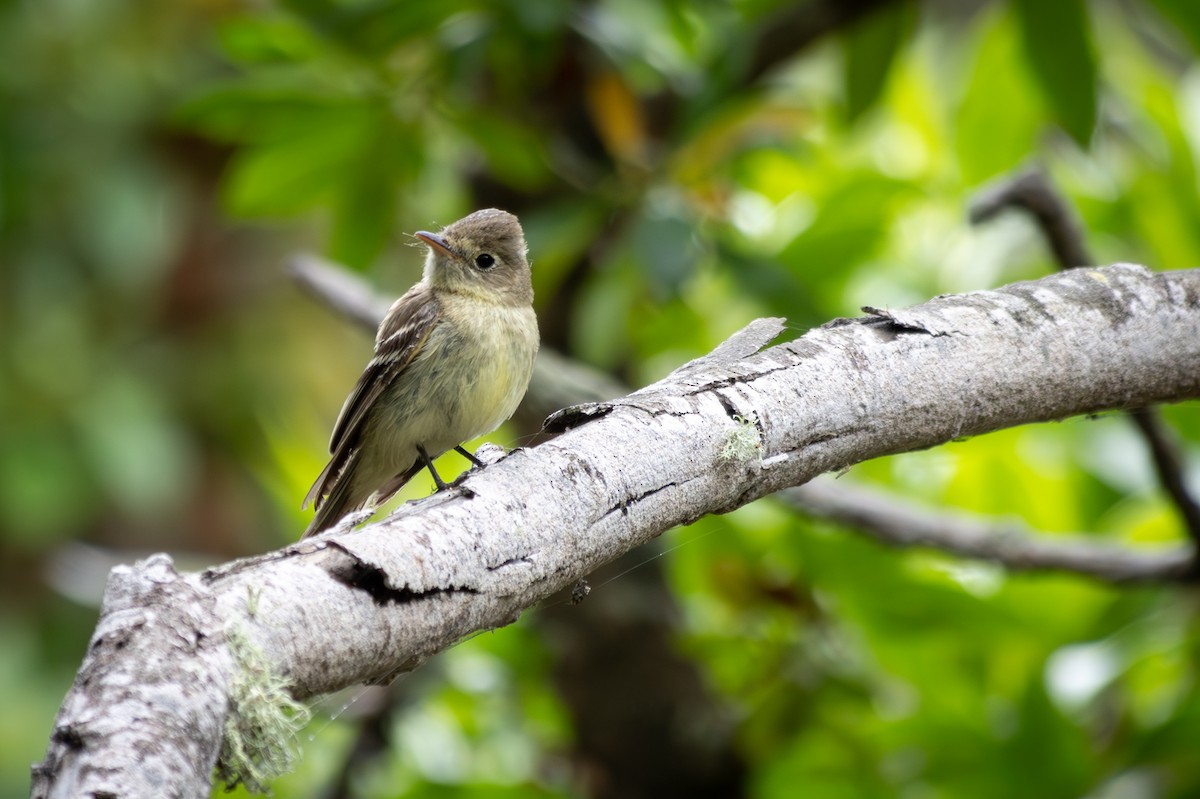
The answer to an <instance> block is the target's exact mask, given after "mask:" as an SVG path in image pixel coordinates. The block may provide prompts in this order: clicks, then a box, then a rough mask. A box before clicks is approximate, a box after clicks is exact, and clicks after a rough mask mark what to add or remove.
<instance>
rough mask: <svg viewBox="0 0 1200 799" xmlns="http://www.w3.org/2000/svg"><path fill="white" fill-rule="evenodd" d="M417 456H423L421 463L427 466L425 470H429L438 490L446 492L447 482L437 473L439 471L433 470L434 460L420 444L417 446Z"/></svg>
mask: <svg viewBox="0 0 1200 799" xmlns="http://www.w3.org/2000/svg"><path fill="white" fill-rule="evenodd" d="M417 454H418V455H420V456H421V462H422V463H424V464H425V468H426V469H428V470H429V473H430V474H431V475H433V482H434V485H436V486H437V490H438V491H445V490H446V481H445V480H443V479H442V476H441V475H440V474H438V473H437V469H435V468H433V460H432V459H430V457H429V453H428V452H426V451H425V448H424V447H422V446H421V445H420V444H417Z"/></svg>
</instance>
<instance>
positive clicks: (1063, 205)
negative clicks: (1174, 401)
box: [969, 167, 1200, 565]
mask: <svg viewBox="0 0 1200 799" xmlns="http://www.w3.org/2000/svg"><path fill="white" fill-rule="evenodd" d="M1008 208H1017V209H1019V210H1022V211H1025V212H1026V213H1028V214H1030V215H1031V216H1032V217H1033V218H1034V220H1035V221H1036V222H1037V225H1038V229H1039V230H1041V232H1042V236H1043V237H1044V238H1045V239H1046V243H1047V244H1048V245H1049V246H1050V250H1051V252H1053V253H1054V257H1055V260H1057V261H1058V266H1059V268H1060V269H1072V268H1074V267H1077V266H1090V265H1092V264H1094V263H1095V260H1094V259H1093V258H1092V255H1091V253H1090V252H1089V251H1088V248H1087V244H1086V243H1085V242H1084V235H1083V225H1082V224H1081V223H1080V221H1079V219H1078V218H1077V217H1076V215H1075V212H1074V211H1073V210H1072V209H1071V206H1070V204H1069V203H1068V202H1067V200H1066V198H1065V197H1063V196H1062V194H1060V193H1059V192H1058V191H1057V190H1056V189H1055V188H1054V186H1053V184H1051V183H1050V179H1049V178H1047V177H1046V174H1045V173H1044V172H1043V171H1042V170H1041V169H1039V168H1037V167H1031V168H1029V169H1026V170H1025V171H1023V172H1019V173H1017V174H1016V175H1014V176H1013V177H1011V178H1006V179H1004V180H1001V181H999V182H998V183H996V184H995V185H993V186H991V187H989V188H987V189H985V190H984V191H982V192H980V194H979V195H978V196H977V197H976V198H975V201H974V202H973V203H972V204H971V210H970V212H969V214H970V219H971V222H972V223H973V224H982V223H984V222H987V221H988V220H990V219H992V218H993V217H995V216H996V215H997V214H999V213H1001V212H1002V211H1004V210H1006V209H1008ZM1129 414H1130V416H1131V417H1132V418H1133V423H1134V424H1135V425H1137V428H1138V431H1139V432H1140V433H1141V434H1142V438H1143V439H1144V440H1145V442H1146V446H1148V447H1149V448H1150V456H1151V459H1152V460H1153V463H1154V469H1155V472H1157V474H1158V482H1159V484H1160V485H1162V487H1163V490H1165V491H1166V492H1167V496H1169V497H1171V500H1172V501H1173V502H1174V503H1175V506H1176V508H1178V510H1179V515H1180V517H1181V518H1182V519H1183V525H1184V528H1185V529H1186V530H1187V531H1188V534H1189V535H1190V536H1191V538H1192V541H1193V542H1195V543H1196V544H1200V502H1198V501H1197V500H1196V498H1195V497H1193V496H1192V494H1191V492H1189V491H1188V488H1187V481H1186V480H1185V479H1184V466H1183V457H1182V456H1181V455H1180V452H1179V446H1178V445H1177V444H1176V443H1175V440H1174V438H1173V437H1172V436H1171V432H1170V430H1169V428H1168V427H1167V426H1166V425H1165V424H1163V421H1162V419H1161V418H1160V417H1159V415H1158V412H1157V411H1155V410H1154V409H1153V408H1133V409H1131V410H1130V411H1129ZM1197 556H1198V557H1200V552H1197ZM1198 565H1200V561H1198Z"/></svg>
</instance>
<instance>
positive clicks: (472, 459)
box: [454, 444, 485, 469]
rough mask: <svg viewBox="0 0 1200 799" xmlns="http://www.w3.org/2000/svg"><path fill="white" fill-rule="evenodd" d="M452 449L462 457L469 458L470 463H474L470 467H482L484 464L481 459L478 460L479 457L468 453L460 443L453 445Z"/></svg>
mask: <svg viewBox="0 0 1200 799" xmlns="http://www.w3.org/2000/svg"><path fill="white" fill-rule="evenodd" d="M454 451H455V452H457V453H458V454H459V455H462V456H463V457H464V458H466V459H467V460H469V461H470V462H471V463H473V464H475V465H474V466H473V467H472V468H475V469H482V468H483V467H484V465H485V464H484V462H483V461H481V460H479V458H476V457H475V456H474V455H472V454H471V453H469V452H467V451H466V450H465V449H463V448H462V445H461V444H460V445H459V446H457V447H455V448H454Z"/></svg>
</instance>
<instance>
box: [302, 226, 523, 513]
mask: <svg viewBox="0 0 1200 799" xmlns="http://www.w3.org/2000/svg"><path fill="white" fill-rule="evenodd" d="M416 235H417V237H418V238H419V239H421V240H422V241H423V242H424V243H425V244H426V245H427V246H428V247H429V255H428V257H427V258H426V261H425V272H424V275H423V276H422V278H421V281H420V282H419V283H417V284H416V285H415V286H413V287H412V288H411V289H409V290H408V291H407V292H406V293H405V294H404V296H402V297H401V298H400V299H398V300H396V302H395V303H394V304H393V305H392V307H391V309H390V310H389V311H388V313H387V316H386V317H384V320H383V322H382V323H380V325H379V331H378V333H377V335H376V337H375V356H374V357H373V358H372V359H371V361H370V363H368V364H367V367H366V369H365V370H364V371H363V373H362V376H360V377H359V379H358V383H357V384H356V385H355V386H354V389H353V390H352V391H351V392H350V396H349V397H348V398H347V399H346V402H345V404H344V405H343V406H342V412H341V414H340V415H339V416H338V419H337V422H336V423H335V424H334V428H333V435H332V436H331V437H330V441H329V451H330V453H331V457H330V460H329V463H328V465H326V467H325V469H324V470H323V471H322V472H321V474H320V475H319V476H318V477H317V480H316V482H314V483H313V486H312V488H311V489H310V490H309V492H308V496H307V497H306V498H305V500H304V503H305V505H307V504H308V503H310V502H311V503H313V505H314V506H315V507H316V511H317V514H316V516H315V517H314V518H313V521H312V524H310V525H309V527H308V529H307V530H306V531H305V533H304V535H305V536H309V535H313V534H314V533H317V532H320V531H321V530H324V529H326V528H328V527H331V526H333V525H334V524H336V523H337V522H338V520H339V519H341V518H342V517H343V516H345V515H346V514H347V513H350V512H351V511H355V510H359V509H361V508H363V507H366V506H368V505H370V506H372V507H374V506H375V505H378V504H379V503H381V502H383V501H385V500H386V499H387V498H388V497H390V496H392V495H393V494H395V493H396V492H397V491H399V490H400V488H402V487H403V486H404V484H405V483H407V482H408V481H409V480H411V479H412V477H413V476H414V475H416V473H417V472H419V471H420V470H421V469H422V468H423V467H424V466H425V465H426V461H425V459H424V454H423V453H425V454H427V455H428V457H429V458H430V459H432V458H436V457H437V456H438V455H440V454H442V453H443V452H445V451H446V450H449V449H452V448H454V447H457V446H458V445H459V444H461V443H462V442H464V441H467V440H469V439H472V438H475V437H477V436H481V435H484V434H485V433H489V432H491V431H492V430H495V429H496V428H497V427H498V426H499V425H500V423H501V422H503V421H504V420H505V419H507V418H509V417H510V416H512V414H513V412H514V411H515V410H516V409H517V404H518V403H519V402H520V401H521V398H522V397H523V396H524V395H525V389H526V388H527V387H528V385H529V377H530V375H531V374H532V372H533V359H534V356H535V355H536V354H537V349H538V329H537V317H536V316H535V315H534V313H533V286H532V283H531V282H530V270H529V261H528V260H527V258H526V246H525V236H524V233H523V232H522V231H521V225H520V223H519V222H518V221H517V218H516V217H515V216H513V215H512V214H510V213H507V212H505V211H499V210H496V209H487V210H484V211H476V212H475V213H473V214H471V215H470V216H467V217H464V218H463V219H460V220H459V221H457V222H455V223H454V224H452V225H450V226H449V227H446V228H445V229H443V230H442V231H441V232H440V233H436V234H435V233H428V232H425V231H420V232H418V233H417V234H416ZM434 478H435V480H438V481H439V482H440V478H438V477H437V475H436V472H435V473H434Z"/></svg>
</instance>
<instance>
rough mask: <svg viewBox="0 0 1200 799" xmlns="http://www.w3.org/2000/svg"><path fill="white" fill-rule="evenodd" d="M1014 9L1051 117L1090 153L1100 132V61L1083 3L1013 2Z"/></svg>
mask: <svg viewBox="0 0 1200 799" xmlns="http://www.w3.org/2000/svg"><path fill="white" fill-rule="evenodd" d="M1013 9H1014V11H1015V12H1016V18H1017V25H1018V27H1019V28H1020V30H1021V36H1022V39H1023V41H1024V44H1025V55H1026V58H1027V59H1028V61H1029V65H1030V67H1031V68H1032V70H1033V74H1034V76H1035V77H1036V78H1037V81H1038V85H1039V86H1040V87H1041V90H1042V93H1043V94H1044V95H1045V96H1046V101H1047V103H1048V104H1049V106H1050V110H1051V113H1052V114H1053V115H1054V118H1055V119H1056V120H1057V121H1058V123H1059V124H1060V125H1062V127H1063V129H1064V130H1066V131H1067V133H1069V134H1071V138H1073V139H1075V141H1077V142H1079V144H1080V145H1081V146H1083V147H1086V146H1087V144H1088V140H1089V139H1091V136H1092V130H1093V129H1094V128H1095V126H1096V55H1095V53H1094V52H1093V50H1092V41H1091V36H1090V35H1089V31H1090V21H1089V17H1088V11H1087V8H1086V7H1085V6H1084V3H1083V0H1013Z"/></svg>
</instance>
